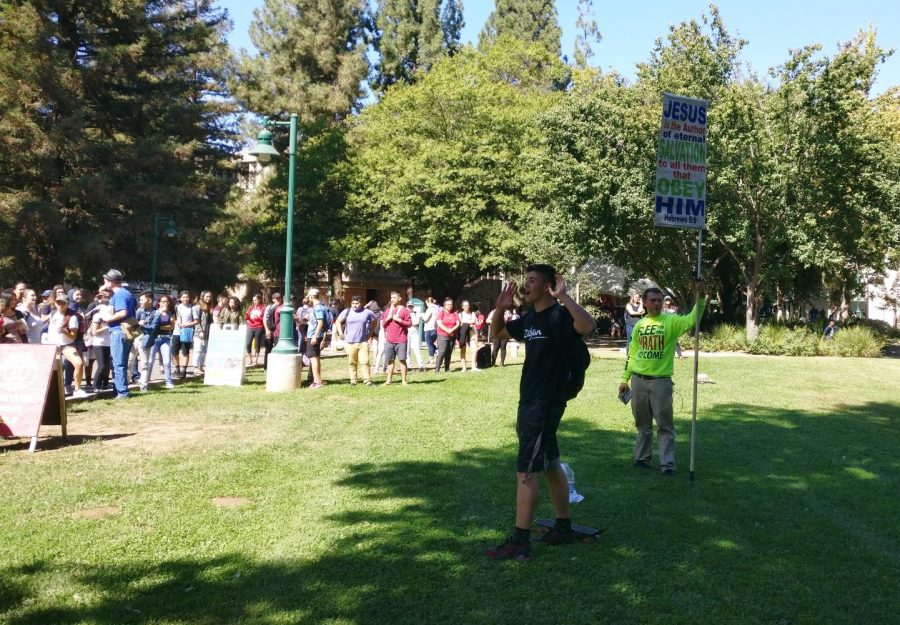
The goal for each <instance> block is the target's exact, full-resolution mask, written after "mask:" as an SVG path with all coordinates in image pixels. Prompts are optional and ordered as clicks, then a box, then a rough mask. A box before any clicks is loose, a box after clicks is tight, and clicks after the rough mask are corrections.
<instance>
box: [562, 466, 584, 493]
mask: <svg viewBox="0 0 900 625" xmlns="http://www.w3.org/2000/svg"><path fill="white" fill-rule="evenodd" d="M562 470H563V473H565V475H566V481H567V482H568V483H569V503H580V502H582V501H584V495H581V494H579V493H578V491H576V490H575V471H573V470H572V467H570V466H569V465H567V464H566V463H565V462H563V463H562Z"/></svg>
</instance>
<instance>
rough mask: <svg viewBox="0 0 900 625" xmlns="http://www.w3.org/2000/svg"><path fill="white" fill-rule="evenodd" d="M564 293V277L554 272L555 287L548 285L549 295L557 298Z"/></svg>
mask: <svg viewBox="0 0 900 625" xmlns="http://www.w3.org/2000/svg"><path fill="white" fill-rule="evenodd" d="M565 294H566V279H565V278H563V277H562V276H561V275H560V274H556V288H555V289H554V288H553V287H550V295H552V296H553V297H555V298H557V299H559V298H560V297H562V296H563V295H565Z"/></svg>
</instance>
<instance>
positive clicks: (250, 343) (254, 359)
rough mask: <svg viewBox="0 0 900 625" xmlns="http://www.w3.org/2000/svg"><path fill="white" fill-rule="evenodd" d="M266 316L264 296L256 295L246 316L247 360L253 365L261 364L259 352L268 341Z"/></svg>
mask: <svg viewBox="0 0 900 625" xmlns="http://www.w3.org/2000/svg"><path fill="white" fill-rule="evenodd" d="M265 316H266V307H265V306H263V303H262V295H254V296H253V303H252V304H251V305H250V308H248V309H247V314H245V315H244V319H246V320H247V358H248V359H249V360H250V363H249V364H251V365H256V364H259V350H260V348H262V347H263V345H264V342H265V339H266V328H265V326H264V325H263V319H264V318H265ZM254 341H255V343H254Z"/></svg>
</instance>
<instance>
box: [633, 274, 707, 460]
mask: <svg viewBox="0 0 900 625" xmlns="http://www.w3.org/2000/svg"><path fill="white" fill-rule="evenodd" d="M644 306H645V307H646V308H647V314H646V315H645V316H644V317H643V318H642V319H641V320H640V321H638V322H637V323H636V324H635V326H634V330H633V331H632V334H631V344H630V345H629V346H628V350H627V353H628V357H627V358H628V359H627V360H626V361H625V371H624V372H623V373H622V382H621V384H619V395H621V394H622V393H626V392H628V391H629V390H631V392H632V396H631V414H632V415H633V416H634V426H635V428H637V439H636V440H635V443H634V466H635V467H637V468H639V469H650V468H651V467H652V465H651V456H652V451H653V420H654V419H656V439H657V444H658V445H659V466H660V469H661V470H662V474H663V475H667V476H671V475H675V419H674V415H673V414H672V391H673V388H674V385H673V383H672V371H673V369H674V367H675V365H674V359H675V346H676V345H677V344H678V338H679V337H680V336H681V335H682V334H684V333H685V332H687V331H688V330H692V329H693V328H694V325H695V324H696V321H697V315H701V316H702V315H703V310H704V308H705V307H706V288H705V286H704V283H703V282H697V304H696V305H695V306H694V309H693V310H692V311H691V312H690V313H689V314H687V315H675V314H668V313H665V312H663V294H662V291H661V290H659V289H657V288H656V287H651V288H649V289H647V290H646V291H644ZM629 382H631V383H632V386H631V387H629V386H628V383H629Z"/></svg>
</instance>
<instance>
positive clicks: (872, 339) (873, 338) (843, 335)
mask: <svg viewBox="0 0 900 625" xmlns="http://www.w3.org/2000/svg"><path fill="white" fill-rule="evenodd" d="M884 345H885V339H884V337H883V336H879V335H878V334H877V333H876V332H875V331H873V330H872V329H871V328H870V327H868V326H866V325H861V324H860V325H855V326H852V327H850V328H842V329H840V330H838V331H837V333H836V334H835V335H834V338H833V339H831V340H830V341H825V340H822V341H821V343H820V351H819V353H821V354H822V355H826V356H848V357H851V356H855V357H859V358H877V357H878V356H880V355H881V350H882V349H883V348H884Z"/></svg>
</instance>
